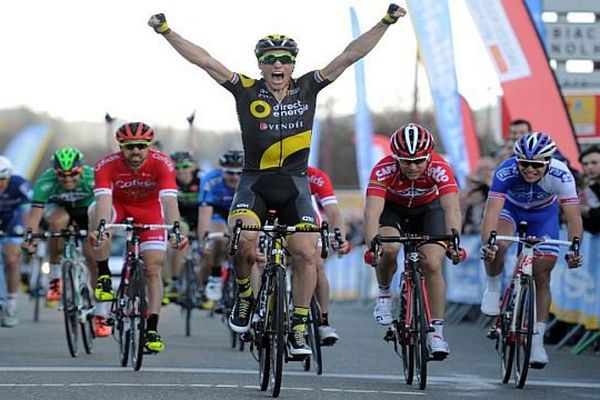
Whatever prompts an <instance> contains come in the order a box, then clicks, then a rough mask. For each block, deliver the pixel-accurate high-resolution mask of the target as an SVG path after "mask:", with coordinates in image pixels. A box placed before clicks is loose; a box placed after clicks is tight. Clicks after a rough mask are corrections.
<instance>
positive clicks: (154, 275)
mask: <svg viewBox="0 0 600 400" xmlns="http://www.w3.org/2000/svg"><path fill="white" fill-rule="evenodd" d="M148 232H156V231H148ZM144 233H146V232H144ZM142 240H143V239H142ZM140 249H141V251H142V258H143V260H144V264H145V265H146V270H145V275H146V293H147V297H148V314H149V315H148V319H147V322H146V324H147V325H146V338H145V345H146V347H147V348H148V349H149V350H151V351H154V352H161V351H163V350H164V348H165V346H164V343H163V342H162V338H161V337H160V336H159V335H158V319H159V318H158V317H159V314H160V308H161V306H162V303H161V300H162V293H163V284H162V277H161V268H162V266H163V265H164V263H165V261H166V242H165V241H164V240H163V241H162V242H160V241H159V240H148V241H142V244H141V245H140Z"/></svg>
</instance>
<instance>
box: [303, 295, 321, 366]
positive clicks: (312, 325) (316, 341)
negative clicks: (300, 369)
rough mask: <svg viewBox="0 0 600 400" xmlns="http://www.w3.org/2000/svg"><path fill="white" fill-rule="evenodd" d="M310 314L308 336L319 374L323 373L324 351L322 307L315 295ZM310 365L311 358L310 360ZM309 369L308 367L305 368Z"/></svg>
mask: <svg viewBox="0 0 600 400" xmlns="http://www.w3.org/2000/svg"><path fill="white" fill-rule="evenodd" d="M309 312H310V314H309V318H308V338H309V343H310V348H311V349H312V352H313V356H312V357H311V358H312V361H313V363H314V364H315V372H316V373H317V375H322V374H323V353H322V351H321V350H322V349H321V334H320V333H319V321H320V320H321V307H320V306H319V303H318V302H317V299H316V298H315V297H314V296H313V298H312V299H311V301H310V311H309ZM308 364H309V366H310V360H309V363H308ZM305 371H308V369H305Z"/></svg>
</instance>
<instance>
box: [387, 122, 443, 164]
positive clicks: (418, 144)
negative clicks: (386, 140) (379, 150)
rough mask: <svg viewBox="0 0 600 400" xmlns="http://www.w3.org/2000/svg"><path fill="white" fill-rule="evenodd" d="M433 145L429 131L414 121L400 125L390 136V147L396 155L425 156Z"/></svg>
mask: <svg viewBox="0 0 600 400" xmlns="http://www.w3.org/2000/svg"><path fill="white" fill-rule="evenodd" d="M434 147H435V140H434V139H433V136H432V135H431V133H429V131H428V130H427V129H425V128H423V127H422V126H421V125H418V124H414V123H410V124H406V125H403V126H401V127H400V128H398V129H397V130H396V132H394V133H393V134H392V137H391V138H390V149H391V150H392V153H393V154H394V155H396V156H397V157H402V158H416V157H425V156H428V155H429V154H430V153H431V152H432V151H433V148H434Z"/></svg>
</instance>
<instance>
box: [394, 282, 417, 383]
mask: <svg viewBox="0 0 600 400" xmlns="http://www.w3.org/2000/svg"><path fill="white" fill-rule="evenodd" d="M400 282H401V283H400V310H399V315H398V320H397V321H396V340H397V341H398V346H400V356H401V358H402V372H403V373H404V380H405V381H406V384H407V385H412V383H413V377H414V370H415V344H414V340H411V339H412V338H411V336H413V335H412V334H411V333H409V331H410V329H407V326H408V327H409V328H410V325H407V322H409V321H411V320H412V319H413V316H411V315H410V313H411V312H410V308H409V307H410V305H409V304H408V290H410V289H409V288H408V284H407V283H406V280H405V275H404V273H402V276H401V278H400Z"/></svg>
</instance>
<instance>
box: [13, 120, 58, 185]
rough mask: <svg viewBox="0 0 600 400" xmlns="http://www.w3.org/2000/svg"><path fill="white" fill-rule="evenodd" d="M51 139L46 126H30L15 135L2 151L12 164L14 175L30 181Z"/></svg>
mask: <svg viewBox="0 0 600 400" xmlns="http://www.w3.org/2000/svg"><path fill="white" fill-rule="evenodd" d="M51 137H52V135H51V131H50V128H49V126H48V125H45V124H39V125H30V126H28V127H27V128H25V129H23V130H22V131H21V132H19V133H17V134H16V135H15V137H14V138H13V139H12V140H11V141H10V142H9V143H8V145H7V146H6V148H5V149H4V155H5V156H6V157H8V158H9V159H10V161H12V163H13V167H14V173H15V174H16V175H21V176H22V177H23V178H25V179H29V180H31V179H32V178H33V174H34V173H35V171H36V170H37V168H38V166H39V164H40V162H41V161H42V157H43V155H44V152H45V150H46V147H47V146H48V142H49V140H50V138H51Z"/></svg>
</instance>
